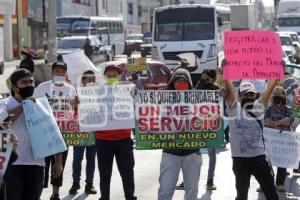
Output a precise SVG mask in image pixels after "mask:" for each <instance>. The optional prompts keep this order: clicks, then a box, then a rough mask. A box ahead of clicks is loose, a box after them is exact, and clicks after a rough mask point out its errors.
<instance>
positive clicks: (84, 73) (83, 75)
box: [81, 70, 95, 80]
mask: <svg viewBox="0 0 300 200" xmlns="http://www.w3.org/2000/svg"><path fill="white" fill-rule="evenodd" d="M86 75H95V73H94V72H93V71H92V70H87V71H85V72H83V74H82V77H81V80H84V79H85V78H86V77H89V76H86Z"/></svg>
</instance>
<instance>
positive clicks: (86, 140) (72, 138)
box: [63, 132, 96, 146]
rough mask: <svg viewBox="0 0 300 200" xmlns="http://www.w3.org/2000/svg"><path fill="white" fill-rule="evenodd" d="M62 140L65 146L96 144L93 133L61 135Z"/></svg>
mask: <svg viewBox="0 0 300 200" xmlns="http://www.w3.org/2000/svg"><path fill="white" fill-rule="evenodd" d="M63 138H64V140H65V143H66V144H67V146H91V145H94V144H95V142H96V140H95V134H94V133H93V132H81V133H80V132H76V133H70V132H69V133H63Z"/></svg>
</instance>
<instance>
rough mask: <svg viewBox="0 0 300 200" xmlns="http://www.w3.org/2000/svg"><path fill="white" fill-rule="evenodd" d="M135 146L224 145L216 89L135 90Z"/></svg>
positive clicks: (203, 146) (218, 97) (142, 147)
mask: <svg viewBox="0 0 300 200" xmlns="http://www.w3.org/2000/svg"><path fill="white" fill-rule="evenodd" d="M135 110H136V116H137V117H136V129H135V138H136V148H137V149H165V148H167V149H199V148H207V147H224V137H223V132H224V128H223V119H222V118H221V116H222V114H223V113H222V111H223V98H221V97H220V96H219V91H200V90H193V91H184V92H183V91H181V92H179V91H169V90H160V91H154V90H147V91H142V90H140V91H138V94H137V96H136V105H135Z"/></svg>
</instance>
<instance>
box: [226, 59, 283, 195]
mask: <svg viewBox="0 0 300 200" xmlns="http://www.w3.org/2000/svg"><path fill="white" fill-rule="evenodd" d="M225 64H226V60H224V61H223V62H222V65H223V66H224V65H225ZM276 84H277V80H270V81H269V83H268V86H267V89H266V90H265V91H264V92H263V93H262V95H261V96H260V97H259V98H258V99H256V97H257V94H258V92H257V90H256V88H255V86H254V85H253V84H252V83H251V82H247V81H245V82H242V83H241V85H240V87H239V89H238V95H237V98H236V95H235V92H234V87H233V83H232V81H231V80H225V87H226V103H227V113H228V117H229V119H230V121H229V128H230V146H231V155H232V160H233V167H232V169H233V172H234V175H235V182H236V184H235V185H236V190H237V197H236V200H246V199H248V189H249V186H250V178H251V175H253V176H254V177H255V178H256V180H257V181H258V182H259V184H260V186H261V188H262V191H263V192H264V194H265V196H266V199H267V200H278V199H279V198H278V195H277V193H276V187H275V184H274V178H273V176H272V171H271V167H270V165H269V163H268V161H267V158H266V155H265V148H264V140H263V119H264V114H265V108H266V107H267V106H268V102H269V99H270V96H271V94H272V91H273V89H274V88H275V86H276Z"/></svg>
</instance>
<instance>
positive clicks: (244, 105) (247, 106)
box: [241, 98, 255, 110]
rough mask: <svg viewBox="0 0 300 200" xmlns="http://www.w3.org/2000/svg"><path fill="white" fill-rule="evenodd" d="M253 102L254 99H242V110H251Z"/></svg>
mask: <svg viewBox="0 0 300 200" xmlns="http://www.w3.org/2000/svg"><path fill="white" fill-rule="evenodd" d="M254 101H255V99H253V98H245V99H242V101H241V105H242V108H243V109H246V110H252V109H253V106H254Z"/></svg>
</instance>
